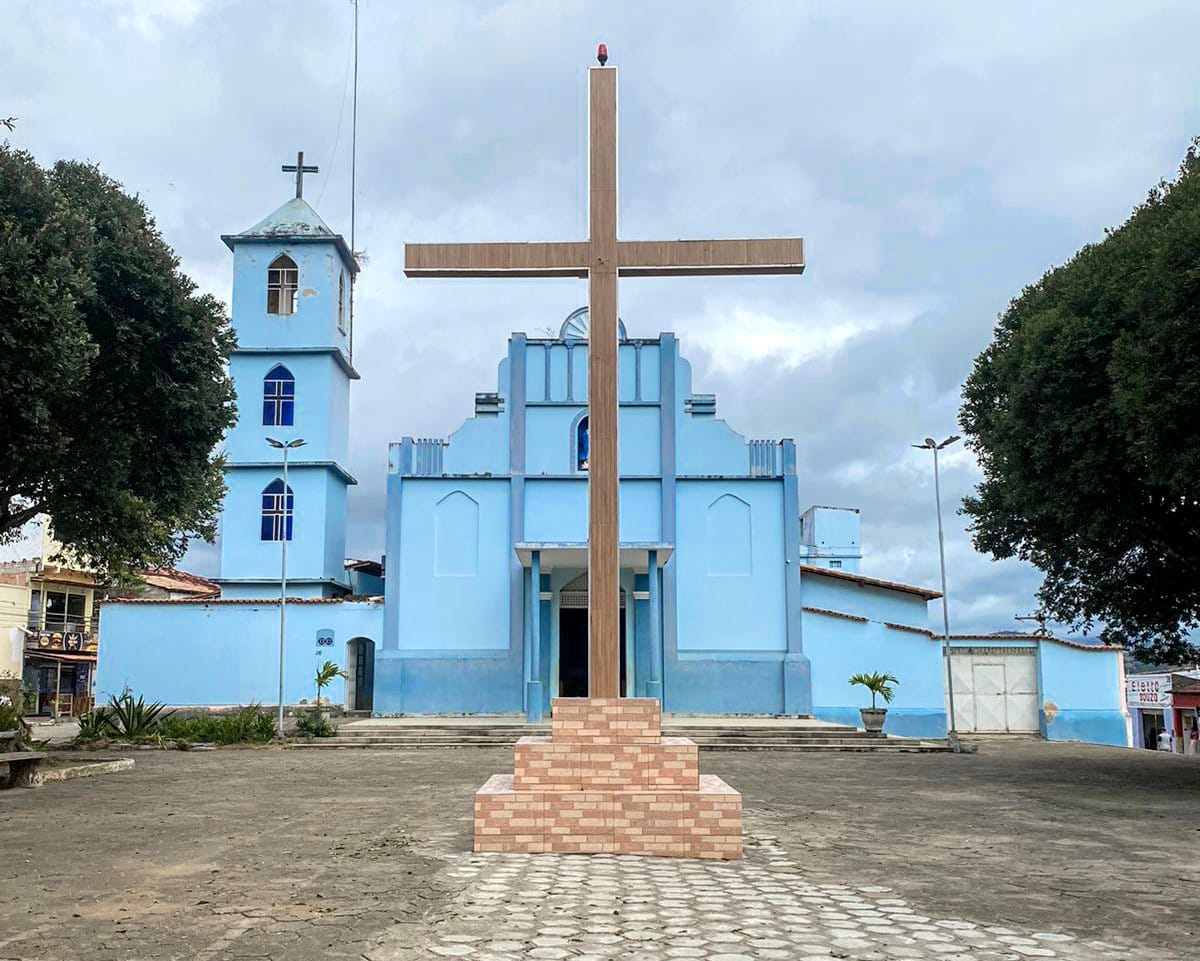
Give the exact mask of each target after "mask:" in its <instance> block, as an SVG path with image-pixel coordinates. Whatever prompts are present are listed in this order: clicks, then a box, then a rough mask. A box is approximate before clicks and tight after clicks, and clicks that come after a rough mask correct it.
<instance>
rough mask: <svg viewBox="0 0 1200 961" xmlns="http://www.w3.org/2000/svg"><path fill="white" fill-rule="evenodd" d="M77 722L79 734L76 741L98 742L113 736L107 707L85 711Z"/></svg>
mask: <svg viewBox="0 0 1200 961" xmlns="http://www.w3.org/2000/svg"><path fill="white" fill-rule="evenodd" d="M76 720H78V722H79V733H78V734H76V735H75V740H76V741H98V740H100V739H101V738H106V737H112V736H113V729H112V725H111V724H109V721H108V708H106V707H103V706H101V707H97V708H93V709H92V710H90V711H84V712H83V713H82V714H80V715H79V716H78V718H76Z"/></svg>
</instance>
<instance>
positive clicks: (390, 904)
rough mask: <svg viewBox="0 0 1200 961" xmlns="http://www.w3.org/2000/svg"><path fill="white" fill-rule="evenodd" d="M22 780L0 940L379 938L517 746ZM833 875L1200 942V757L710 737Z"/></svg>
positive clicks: (22, 943) (793, 837)
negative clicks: (923, 751)
mask: <svg viewBox="0 0 1200 961" xmlns="http://www.w3.org/2000/svg"><path fill="white" fill-rule="evenodd" d="M134 756H135V757H136V759H137V767H136V770H134V771H132V772H128V773H121V774H112V775H107V776H101V777H96V778H92V779H85V780H79V781H69V782H61V783H51V784H48V785H47V786H45V787H44V788H41V789H39V790H13V791H7V792H2V793H0V959H10V958H11V959H18V958H19V959H23V961H41V959H77V958H84V957H86V958H89V959H95V961H108V959H144V958H188V959H192V958H196V959H201V961H208V959H224V958H234V957H269V958H285V957H286V958H288V959H289V961H297V959H306V958H359V957H362V956H363V955H364V954H367V953H370V956H371V957H372V958H376V957H379V956H380V955H379V951H378V950H377V949H378V946H379V944H380V943H381V939H383V940H386V936H387V933H388V932H389V931H390V930H396V929H397V928H398V927H399V928H408V927H409V926H411V925H421V924H422V920H423V919H424V918H427V917H432V916H435V915H436V914H437V913H438V912H441V911H444V910H445V909H446V905H447V904H448V903H449V901H450V900H451V899H452V898H453V897H454V896H455V894H456V893H457V890H458V886H459V885H461V883H462V882H458V881H455V880H454V879H453V877H452V876H451V874H452V872H451V871H450V867H451V866H452V865H453V864H454V861H455V859H456V858H457V857H459V855H460V854H461V853H462V852H465V851H467V850H468V849H469V845H470V836H471V821H470V816H471V803H470V802H471V795H472V793H473V791H474V790H475V788H476V787H478V785H479V784H481V783H482V782H483V781H484V780H485V779H486V777H487V775H489V774H491V773H493V772H496V771H508V770H511V769H512V754H511V751H499V750H490V749H489V750H470V749H464V750H457V751H420V752H392V751H382V752H368V751H361V750H345V751H290V750H276V749H268V750H253V751H249V750H248V751H236V750H228V751H212V752H195V753H180V752H151V751H139V752H135V753H134ZM701 763H702V766H703V769H704V770H705V771H706V772H709V773H714V774H720V775H722V776H723V777H725V779H726V780H728V781H729V782H730V783H731V784H733V785H735V786H736V787H738V788H739V789H740V790H741V791H742V792H743V795H744V798H745V809H746V830H747V832H748V833H750V834H752V835H756V836H759V837H774V838H777V839H778V842H779V843H780V844H781V845H782V846H783V848H784V849H785V850H786V851H787V852H788V854H789V855H790V856H791V857H792V858H793V859H794V860H795V861H796V862H797V863H799V864H800V865H801V867H802V869H803V870H804V871H805V872H807V873H808V874H809V875H810V876H811V879H812V880H813V881H816V882H827V881H837V882H845V883H850V884H856V885H865V884H887V885H890V886H892V887H893V888H895V889H896V892H897V894H898V895H900V896H901V897H904V898H906V899H908V900H909V901H910V902H911V903H912V904H913V905H914V907H916V908H917V909H918V910H920V911H924V912H927V913H930V914H936V915H938V916H942V917H958V918H962V919H965V920H971V921H976V922H981V923H988V924H1007V925H1013V926H1014V927H1017V926H1019V927H1022V928H1031V929H1039V930H1057V931H1063V932H1066V933H1070V934H1074V935H1076V936H1079V937H1084V938H1093V939H1095V938H1099V939H1103V940H1105V941H1109V942H1112V943H1114V944H1123V945H1128V946H1130V947H1135V946H1137V947H1144V948H1150V947H1152V948H1155V949H1158V950H1159V951H1161V952H1163V953H1164V956H1166V957H1173V958H1177V959H1180V961H1183V959H1191V958H1197V957H1200V948H1198V947H1197V945H1198V944H1200V759H1190V758H1181V757H1172V756H1166V755H1159V754H1154V753H1152V752H1147V751H1123V750H1116V749H1108V748H1099V747H1090V746H1082V745H1062V744H1043V743H1040V742H1032V741H1021V742H1014V743H996V742H988V743H984V744H983V745H981V748H980V751H979V753H978V754H976V755H878V756H872V755H866V754H837V755H814V754H783V753H770V754H766V753H737V752H706V753H704V754H702V755H701Z"/></svg>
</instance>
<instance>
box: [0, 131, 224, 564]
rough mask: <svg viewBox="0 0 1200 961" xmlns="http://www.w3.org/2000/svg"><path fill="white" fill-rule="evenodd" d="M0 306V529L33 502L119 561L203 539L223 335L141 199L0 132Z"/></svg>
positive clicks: (215, 306)
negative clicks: (48, 164)
mask: <svg viewBox="0 0 1200 961" xmlns="http://www.w3.org/2000/svg"><path fill="white" fill-rule="evenodd" d="M0 318H2V321H0V539H5V538H12V537H14V536H15V535H16V533H17V531H18V530H19V529H20V528H21V526H22V525H23V524H24V523H25V522H26V521H28V520H29V519H30V518H32V517H34V516H35V515H37V514H39V513H46V514H49V515H50V516H51V517H52V518H53V522H54V532H55V535H56V536H57V537H58V538H59V540H61V541H62V542H63V543H64V544H65V545H67V546H68V547H69V548H70V549H72V550H73V551H75V552H76V553H78V554H80V555H83V556H86V557H87V558H89V559H90V561H91V562H92V563H93V564H95V565H96V566H97V567H99V568H101V569H105V570H108V571H110V572H113V573H118V574H119V573H122V572H125V571H128V570H131V569H135V568H137V567H141V566H145V565H157V564H169V563H171V562H173V561H175V560H177V559H178V557H179V556H180V555H181V554H182V553H183V551H184V550H185V549H186V546H187V541H188V538H189V537H191V536H197V535H199V536H202V537H205V538H208V539H211V537H212V536H213V535H214V534H215V533H216V521H217V516H218V511H219V509H220V502H221V496H222V494H223V491H224V484H223V481H222V472H221V462H220V460H219V459H218V458H217V457H216V456H214V453H213V452H214V449H215V447H216V445H217V443H218V441H219V440H220V439H221V436H222V434H223V433H224V431H225V430H226V428H228V427H229V426H230V425H231V424H232V423H233V420H234V416H235V415H234V406H233V385H232V382H231V380H230V378H229V376H228V373H227V371H226V362H227V359H228V357H229V353H230V351H231V350H232V348H233V345H234V337H233V333H232V331H231V329H230V326H229V320H228V317H227V315H226V313H225V309H224V307H223V306H222V304H221V303H220V302H219V301H217V300H216V299H214V298H213V297H210V296H207V295H198V294H197V293H196V285H195V284H194V283H193V282H192V281H191V280H190V279H188V278H187V277H186V276H185V275H184V274H183V273H181V272H180V270H179V260H178V258H176V256H175V254H174V253H173V251H172V250H171V248H170V247H169V246H168V245H167V243H166V242H165V241H164V240H163V238H162V235H161V234H160V233H159V232H158V229H157V228H156V226H155V224H154V221H153V219H152V218H151V216H150V214H149V212H148V211H147V210H146V207H145V205H144V204H143V203H142V202H141V201H140V200H138V199H137V198H136V197H131V196H129V195H128V194H126V193H125V192H124V191H123V190H122V189H121V187H120V185H119V184H117V183H116V182H115V181H113V180H111V179H110V178H108V177H106V176H104V175H103V174H102V173H101V172H100V171H99V169H98V168H97V167H95V166H91V165H88V164H83V163H75V162H69V161H61V162H59V163H57V164H56V165H55V166H54V167H53V168H52V169H50V170H43V169H41V168H40V167H39V166H38V165H37V163H36V162H35V161H34V159H33V158H32V157H31V156H30V155H29V154H28V153H25V152H23V151H18V150H14V149H12V148H10V147H9V146H8V145H7V144H2V145H0Z"/></svg>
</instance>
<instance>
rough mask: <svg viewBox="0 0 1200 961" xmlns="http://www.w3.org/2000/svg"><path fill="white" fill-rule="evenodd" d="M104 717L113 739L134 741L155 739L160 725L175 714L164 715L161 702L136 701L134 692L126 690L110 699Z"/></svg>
mask: <svg viewBox="0 0 1200 961" xmlns="http://www.w3.org/2000/svg"><path fill="white" fill-rule="evenodd" d="M104 712H105V714H104V717H105V719H106V721H107V723H108V725H109V727H110V728H111V729H112V735H113V737H119V738H123V739H125V740H128V741H134V740H137V739H138V738H143V737H154V736H155V735H156V734H157V733H158V727H159V725H160V724H161V723H162V722H163V721H165V720H166V719H167V718H169V717H170V716H171V715H172V714H173V713H174V712H173V711H168V712H167V713H166V714H163V704H162V702H161V701H154V702H152V703H150V704H147V703H146V699H145V698H144V697H138V698H137V700H134V697H133V692H132V691H130V690H129V689H128V688H126V689H125V690H124V691H122V692H121V694H120V696H113V697H110V698H109V699H108V705H107V706H106V707H105V708H104Z"/></svg>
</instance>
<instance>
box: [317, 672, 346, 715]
mask: <svg viewBox="0 0 1200 961" xmlns="http://www.w3.org/2000/svg"><path fill="white" fill-rule="evenodd" d="M339 677H340V678H341V679H342V680H343V681H345V680H347V675H346V672H345V671H343V670H342V669H341V668H340V667H338V665H337V664H336V663H335V662H334V661H326V662H325V663H324V664H322V665H321V666H320V667H319V668H317V676H316V677H315V678H314V680H315V682H316V685H317V703H316V709H317V711H318V712H321V697H322V692H323V691H324V690H325V688H327V687H328V686H329V685H330V684H332V683H333V682H334V681H335V680H336V679H337V678H339ZM321 716H322V717H327V716H328V715H327V714H325V713H321Z"/></svg>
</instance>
